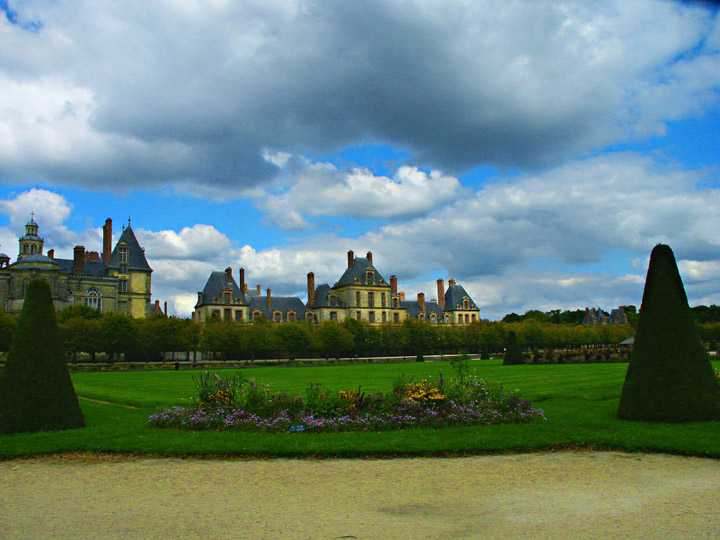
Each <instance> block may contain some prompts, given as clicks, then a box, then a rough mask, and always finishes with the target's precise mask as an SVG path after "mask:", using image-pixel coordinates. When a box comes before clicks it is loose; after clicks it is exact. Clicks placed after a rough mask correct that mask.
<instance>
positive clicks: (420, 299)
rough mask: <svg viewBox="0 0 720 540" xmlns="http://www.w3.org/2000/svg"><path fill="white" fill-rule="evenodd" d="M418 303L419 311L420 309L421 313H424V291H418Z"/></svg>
mask: <svg viewBox="0 0 720 540" xmlns="http://www.w3.org/2000/svg"><path fill="white" fill-rule="evenodd" d="M418 305H419V306H420V311H422V314H423V315H425V293H424V292H419V293H418Z"/></svg>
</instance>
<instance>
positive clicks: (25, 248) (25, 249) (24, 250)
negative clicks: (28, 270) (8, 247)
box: [23, 244, 27, 253]
mask: <svg viewBox="0 0 720 540" xmlns="http://www.w3.org/2000/svg"><path fill="white" fill-rule="evenodd" d="M23 253H27V244H25V245H24V246H23Z"/></svg>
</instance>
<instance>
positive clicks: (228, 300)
mask: <svg viewBox="0 0 720 540" xmlns="http://www.w3.org/2000/svg"><path fill="white" fill-rule="evenodd" d="M347 256H348V266H347V269H346V270H345V272H344V273H343V275H342V276H340V279H339V280H338V281H337V282H336V283H335V284H334V285H333V286H332V287H331V286H330V285H328V284H327V283H325V284H322V285H319V286H317V287H316V286H315V275H314V274H313V273H312V272H310V273H308V275H307V291H308V301H307V304H304V303H303V302H302V300H300V298H298V297H296V296H271V290H270V289H267V294H266V296H261V288H260V285H258V286H257V290H256V291H249V290H248V287H247V284H246V283H245V271H244V269H242V268H241V269H240V272H239V276H238V277H239V284H238V283H237V282H236V281H235V279H234V277H233V275H232V269H231V268H227V269H226V270H225V271H224V272H219V271H214V272H212V273H211V274H210V277H209V278H208V281H207V283H206V284H205V287H204V289H203V290H202V292H198V301H197V304H196V305H195V312H194V313H193V318H194V319H195V320H196V321H198V322H202V321H206V320H207V319H208V318H211V317H217V318H223V319H232V320H235V321H239V322H241V321H252V320H253V319H255V317H257V316H259V315H262V316H263V317H266V318H268V319H270V320H271V321H273V322H291V321H298V320H302V319H306V320H308V321H312V322H318V323H320V322H324V321H342V320H344V319H347V318H354V319H357V320H361V321H365V322H367V323H369V324H382V323H401V322H403V321H405V320H406V319H420V320H427V321H429V322H430V323H432V324H438V323H439V324H463V325H464V324H470V323H472V322H475V321H478V320H479V317H480V310H479V309H478V307H477V306H476V305H475V303H474V302H473V300H472V298H470V295H469V294H468V293H467V292H466V291H465V289H464V288H463V287H462V286H460V285H457V284H456V283H455V280H453V279H451V280H450V281H449V286H448V289H447V291H446V290H445V288H444V281H443V280H442V279H439V280H438V281H437V284H438V300H435V299H432V300H429V301H426V300H425V294H424V293H418V296H417V300H405V295H404V293H403V292H399V291H398V289H397V278H396V277H395V276H390V281H387V280H386V279H385V278H384V277H383V276H382V274H380V272H379V271H378V269H377V268H375V266H374V265H373V260H372V252H368V253H367V256H365V257H356V256H355V254H354V253H353V252H352V251H349V252H348V254H347Z"/></svg>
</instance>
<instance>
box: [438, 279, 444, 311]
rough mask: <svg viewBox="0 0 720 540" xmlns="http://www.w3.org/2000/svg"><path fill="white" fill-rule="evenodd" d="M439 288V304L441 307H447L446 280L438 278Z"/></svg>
mask: <svg viewBox="0 0 720 540" xmlns="http://www.w3.org/2000/svg"><path fill="white" fill-rule="evenodd" d="M437 289H438V297H437V301H438V306H440V309H445V280H443V279H442V278H441V279H438V280H437Z"/></svg>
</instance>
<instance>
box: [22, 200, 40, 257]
mask: <svg viewBox="0 0 720 540" xmlns="http://www.w3.org/2000/svg"><path fill="white" fill-rule="evenodd" d="M34 217H35V212H33V213H32V214H31V218H30V221H28V222H27V223H26V224H25V236H21V237H20V238H19V239H18V241H19V244H20V246H19V249H18V260H20V259H23V258H25V257H27V256H28V255H33V254H34V253H38V254H40V255H42V251H43V244H44V242H45V240H44V239H42V238H40V237H39V236H38V224H37V223H35V220H34Z"/></svg>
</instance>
